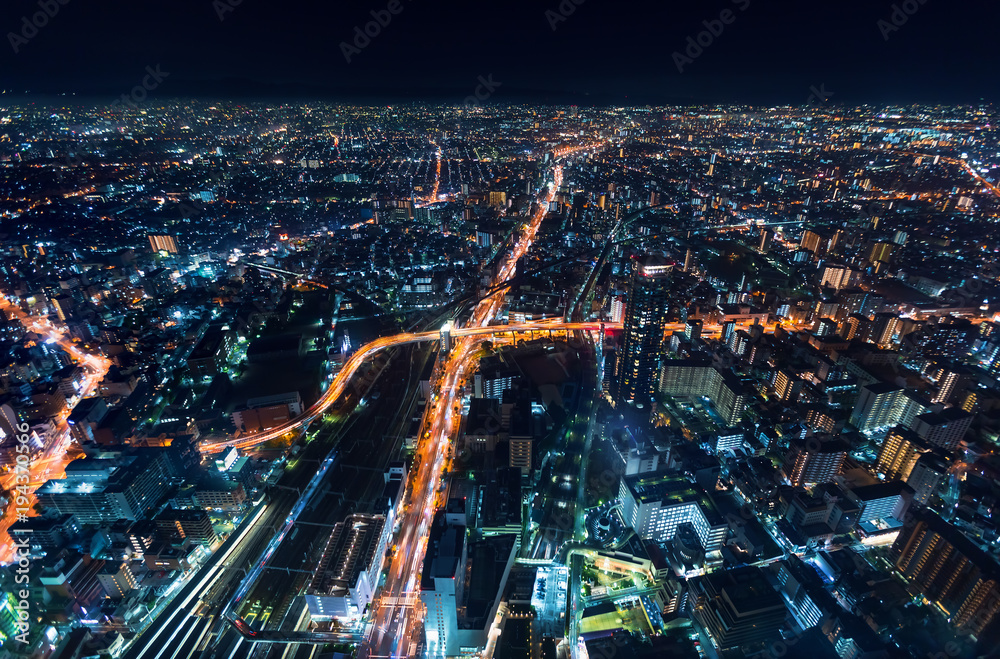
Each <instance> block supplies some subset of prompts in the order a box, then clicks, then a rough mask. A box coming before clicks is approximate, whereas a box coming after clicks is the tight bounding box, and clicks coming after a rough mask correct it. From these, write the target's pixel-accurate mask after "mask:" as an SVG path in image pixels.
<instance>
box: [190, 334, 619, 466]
mask: <svg viewBox="0 0 1000 659" xmlns="http://www.w3.org/2000/svg"><path fill="white" fill-rule="evenodd" d="M602 328H603V329H604V330H613V329H621V323H599V322H589V323H566V322H562V321H561V320H554V321H546V320H542V321H537V322H531V323H518V324H514V325H489V326H487V327H468V328H461V329H451V330H450V332H449V334H450V336H451V337H452V339H457V338H465V337H483V336H490V335H495V334H511V333H517V334H523V333H525V332H548V331H554V332H572V331H599V330H601V329H602ZM441 339H442V332H419V333H407V332H404V333H402V334H394V335H392V336H384V337H381V338H378V339H375V340H374V341H372V342H370V343H368V344H366V345H364V346H362V347H361V348H360V349H359V350H358V351H357V352H355V353H354V354H353V355H351V357H350V359H348V360H347V361H346V362H345V363H344V366H343V368H341V369H340V371H339V372H338V373H337V375H336V376H335V377H334V379H333V382H331V383H330V387H329V388H328V389H327V390H326V391H325V392H324V393H323V395H322V396H321V397H320V399H319V400H317V401H316V402H315V403H314V404H313V405H312V406H311V407H310V408H309V409H307V410H306V411H305V412H303V413H302V414H300V415H299V416H297V417H295V418H294V419H290V420H289V421H287V422H286V423H283V424H281V425H279V426H276V427H274V428H270V429H268V430H266V431H263V432H259V433H254V434H252V435H244V436H242V437H234V438H230V439H225V440H215V441H207V442H203V443H202V445H201V450H202V452H203V453H218V452H220V451H223V450H225V449H227V448H229V447H231V446H232V447H236V448H239V449H250V448H253V447H255V446H259V445H260V444H264V443H266V442H269V441H271V440H274V439H277V438H278V437H281V436H283V435H286V434H288V433H290V432H293V431H295V430H298V429H299V428H301V427H303V426H307V425H308V424H309V423H311V422H312V421H314V420H316V419H317V418H318V417H320V416H321V415H322V414H323V413H324V412H325V411H326V410H327V409H329V407H330V406H331V405H333V404H334V403H335V402H336V401H337V400H338V399H340V397H341V396H343V394H344V392H345V391H347V387H348V385H349V384H350V382H351V378H353V377H354V375H355V374H356V373H357V372H358V370H359V369H360V368H361V366H362V365H363V364H364V363H365V362H366V361H367V360H369V359H371V358H372V357H373V356H375V355H376V354H377V353H379V352H381V351H382V350H386V349H387V348H392V347H394V346H400V345H405V344H408V343H422V342H427V341H439V340H441Z"/></svg>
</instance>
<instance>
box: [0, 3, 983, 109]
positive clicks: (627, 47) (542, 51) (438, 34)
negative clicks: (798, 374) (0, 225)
mask: <svg viewBox="0 0 1000 659" xmlns="http://www.w3.org/2000/svg"><path fill="white" fill-rule="evenodd" d="M63 2H65V4H61V3H60V0H13V1H12V2H9V3H7V5H6V6H5V7H4V8H3V9H2V10H0V26H2V27H3V28H4V36H5V41H6V43H5V44H4V45H2V46H0V51H2V53H3V54H2V55H0V63H2V67H3V68H2V71H3V73H2V74H0V89H5V90H8V91H11V92H14V97H15V98H17V97H23V95H24V93H25V92H28V93H29V94H30V95H31V96H36V95H42V96H44V95H53V94H63V93H65V94H77V95H82V96H86V97H88V98H91V97H94V98H95V100H96V102H101V99H103V98H109V99H114V98H115V97H117V96H120V95H121V94H122V93H125V92H127V91H128V90H129V89H131V88H132V87H133V86H134V85H136V84H140V83H141V81H142V79H143V77H144V75H145V69H146V67H157V66H159V67H161V70H162V71H164V72H167V73H169V76H168V77H167V78H166V79H165V80H163V81H162V84H159V85H157V86H156V87H155V88H154V89H152V90H150V92H149V98H150V99H163V98H182V97H199V98H213V99H220V100H222V99H233V100H251V99H259V100H273V99H284V100H289V99H296V100H314V101H343V102H371V101H378V102H386V101H391V102H407V101H421V100H428V101H433V102H457V103H460V102H462V100H463V99H464V98H466V97H467V96H468V95H470V94H473V93H474V92H475V90H476V87H477V86H478V84H479V83H478V80H479V78H480V76H482V77H484V78H490V77H491V76H492V79H493V80H494V81H496V82H497V83H499V84H498V86H497V88H496V90H494V93H492V94H491V98H490V99H489V100H490V101H492V102H496V103H515V102H524V103H552V104H576V105H581V106H584V105H677V104H680V105H685V104H716V103H718V104H753V105H792V106H795V105H806V104H810V103H816V102H817V101H816V100H815V97H816V91H822V92H823V95H824V96H826V98H825V99H821V100H820V101H819V102H825V103H831V104H841V105H847V106H851V105H862V104H872V105H911V104H977V103H979V102H983V101H985V102H987V103H989V102H995V101H996V100H997V98H998V93H997V92H998V91H1000V87H998V83H997V80H996V77H995V76H991V75H988V74H987V70H988V69H989V68H991V67H990V62H991V61H992V60H993V59H995V55H994V54H993V52H992V49H991V47H990V44H991V40H992V34H991V31H992V26H993V25H995V24H996V20H995V19H996V18H998V17H1000V12H998V8H997V7H996V6H991V5H987V4H986V3H985V2H980V3H976V5H975V7H974V8H973V9H974V12H975V13H973V11H970V10H963V11H958V10H956V9H955V8H954V7H953V6H952V5H948V4H946V3H941V2H933V1H932V0H923V2H921V0H907V1H906V2H884V3H883V2H876V3H871V2H868V3H862V2H860V1H859V0H849V1H848V2H844V3H837V4H836V6H827V5H823V6H812V5H810V6H801V5H800V4H799V3H792V2H779V3H776V4H775V3H770V4H766V5H765V4H764V3H763V2H761V0H717V1H716V2H712V3H709V4H705V5H700V6H697V7H683V8H672V7H669V6H667V5H664V4H660V3H640V4H638V5H637V6H633V7H629V8H627V9H626V10H625V11H621V8H620V7H615V6H612V5H610V4H606V3H602V2H601V0H576V1H575V2H574V0H562V1H561V2H560V1H558V0H551V1H546V2H542V3H528V2H526V1H521V0H518V1H515V2H512V3H507V4H505V6H504V7H502V8H491V7H484V6H478V7H466V6H462V5H460V3H457V2H453V1H445V2H441V3H438V4H437V5H434V6H421V5H419V4H415V3H413V2H412V0H394V1H393V2H390V1H389V0H371V1H366V2H349V3H344V4H341V5H338V6H336V7H331V6H330V5H328V4H320V3H319V2H316V1H315V0H304V2H301V3H297V4H295V5H293V6H290V7H289V8H287V9H286V8H281V9H280V10H276V9H275V8H274V5H273V4H269V3H263V2H260V1H256V2H255V1H254V0H197V1H194V0H180V1H175V2H169V3H168V2H166V1H165V0H154V1H152V2H149V3H145V4H143V5H142V6H135V5H133V4H132V3H128V2H124V1H122V0H110V1H109V2H106V3H104V4H102V6H101V8H100V11H94V10H93V9H91V8H90V7H88V6H87V5H85V4H84V3H82V2H80V0H63ZM40 3H41V4H40ZM577 3H579V4H577ZM390 5H391V6H390ZM43 6H44V7H48V8H49V9H48V13H49V14H51V16H44V17H43V18H39V19H38V20H36V21H35V22H34V25H32V26H26V24H25V22H24V21H25V17H27V19H28V20H29V22H30V21H31V18H32V17H33V16H35V15H37V14H38V12H40V11H42V9H41V8H40V7H43ZM390 9H395V10H396V12H395V13H393V12H392V11H390ZM373 12H374V15H373ZM376 19H381V20H382V22H383V23H384V25H377V24H372V25H371V26H368V24H369V23H370V22H372V21H375V20H376ZM893 21H894V22H893ZM39 24H41V27H37V26H38V25H39ZM366 26H368V27H369V35H371V34H374V36H368V35H364V36H358V31H359V30H361V31H363V30H364V29H365V27H366ZM33 27H34V28H35V29H34V30H33V29H32V28H33ZM376 28H377V29H376ZM699 39H700V40H701V41H700V44H699V43H698V41H699ZM366 40H367V41H366ZM345 44H346V45H345ZM692 44H694V45H692ZM358 45H360V46H361V47H360V48H359V47H358ZM15 50H16V51H17V52H15ZM348 60H350V61H349V62H348ZM109 102H110V101H109Z"/></svg>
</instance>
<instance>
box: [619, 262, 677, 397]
mask: <svg viewBox="0 0 1000 659" xmlns="http://www.w3.org/2000/svg"><path fill="white" fill-rule="evenodd" d="M672 269H673V266H671V265H668V264H665V263H662V262H660V261H659V260H657V259H654V258H652V257H650V258H647V259H645V260H642V261H638V260H637V261H633V262H632V279H631V286H630V288H629V294H628V302H627V303H626V306H625V336H624V340H623V341H622V348H621V351H620V352H619V354H618V364H617V373H616V377H615V382H614V384H615V386H614V388H613V394H614V398H615V400H616V401H619V402H624V403H637V404H643V403H645V402H647V401H648V400H649V399H650V398H651V397H652V394H653V388H654V386H655V384H656V373H657V366H658V365H659V361H660V352H661V350H662V344H663V327H664V325H665V324H666V316H667V296H668V293H669V289H668V283H669V281H670V273H671V270H672Z"/></svg>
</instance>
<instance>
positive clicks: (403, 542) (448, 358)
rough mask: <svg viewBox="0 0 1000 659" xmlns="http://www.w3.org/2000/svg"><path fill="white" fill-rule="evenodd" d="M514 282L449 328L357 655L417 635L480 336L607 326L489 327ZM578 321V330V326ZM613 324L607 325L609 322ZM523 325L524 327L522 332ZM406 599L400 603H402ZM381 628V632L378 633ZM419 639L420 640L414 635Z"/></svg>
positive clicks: (517, 251) (529, 228)
mask: <svg viewBox="0 0 1000 659" xmlns="http://www.w3.org/2000/svg"><path fill="white" fill-rule="evenodd" d="M591 146H593V145H588V146H581V147H576V148H571V149H564V150H561V151H557V158H558V157H564V156H566V155H569V154H571V153H573V152H575V151H579V150H584V149H589V148H591ZM561 185H562V167H561V166H556V167H555V168H554V170H553V181H552V182H551V183H550V184H549V186H548V189H547V190H546V192H545V193H544V195H543V196H542V197H541V199H540V200H539V204H538V208H537V209H536V211H535V213H534V215H533V216H532V217H531V220H530V221H529V222H528V224H527V225H526V226H525V227H524V230H523V232H522V233H521V235H520V237H519V238H518V239H517V242H516V243H515V244H514V246H513V248H512V249H511V252H510V254H508V255H507V257H506V258H505V260H504V262H503V265H501V266H500V268H499V269H498V271H497V274H496V276H495V277H494V284H499V283H501V282H504V281H507V280H509V279H511V278H512V277H513V276H514V274H515V271H516V269H517V262H518V260H519V259H520V258H521V257H522V256H523V255H524V254H525V253H527V251H528V249H529V248H530V247H531V244H532V243H533V241H534V239H535V236H536V235H537V233H538V228H539V226H540V225H541V223H542V220H543V219H544V218H545V216H546V215H547V214H548V208H549V204H550V203H551V202H552V200H553V199H554V198H555V195H556V193H557V192H558V190H559V188H560V187H561ZM509 288H510V287H509V286H502V287H501V288H499V289H498V290H496V291H495V292H493V293H491V294H490V295H489V296H487V297H485V298H483V299H482V300H480V301H479V303H478V304H477V305H476V307H475V309H474V310H473V312H472V316H471V318H470V320H469V323H468V325H467V327H466V328H462V329H454V330H452V331H451V336H452V338H453V341H452V343H453V346H452V350H451V352H450V353H449V354H447V355H445V356H444V357H443V359H444V361H443V362H442V363H441V367H440V375H439V376H438V377H436V378H435V381H436V392H437V393H435V395H434V396H433V398H432V401H431V403H430V404H429V405H428V406H427V411H426V413H425V416H424V420H423V423H422V425H421V433H420V438H419V440H418V448H417V457H416V459H415V463H416V464H418V466H417V470H418V471H417V474H416V477H415V478H414V479H413V486H412V489H411V491H410V492H408V499H407V501H408V502H409V505H408V506H406V507H404V509H403V512H402V513H401V514H402V525H401V531H400V536H399V538H397V541H396V545H397V547H398V548H399V549H398V550H397V552H396V554H395V556H394V557H393V558H392V561H391V563H390V566H389V568H388V570H387V573H388V577H387V580H386V584H385V586H383V589H382V591H381V593H380V594H379V597H378V599H376V601H375V602H373V604H372V608H373V610H374V611H375V613H374V615H373V616H372V620H371V621H370V625H369V635H368V637H367V638H366V639H365V642H364V643H363V645H362V648H361V650H360V652H359V657H361V658H362V659H370V658H373V657H403V656H407V655H406V644H407V643H408V642H409V640H410V639H413V635H414V633H415V632H416V633H419V623H420V620H421V612H420V609H419V605H418V599H417V598H418V592H419V588H420V584H419V579H420V574H421V570H422V567H423V559H424V553H425V551H426V549H427V540H428V531H429V529H430V524H431V521H432V520H433V516H434V512H435V510H436V509H437V504H438V502H437V493H438V485H439V484H440V483H442V479H443V476H444V473H445V467H446V464H447V462H448V460H449V459H450V449H451V438H452V437H453V436H454V434H455V432H456V431H457V430H458V426H459V423H460V422H461V414H460V413H459V412H458V410H457V407H456V402H457V399H458V396H459V391H460V388H461V387H462V385H463V384H464V382H465V380H466V375H467V373H469V372H470V368H471V367H472V366H474V364H473V359H474V353H475V350H476V348H477V347H478V345H479V342H478V341H477V340H476V339H477V338H478V337H480V336H484V335H489V334H496V333H502V332H512V331H514V332H516V331H523V329H525V328H526V329H527V330H528V331H531V329H532V328H535V329H537V330H539V331H542V330H549V329H564V330H583V331H586V330H590V331H593V330H600V329H601V327H602V324H601V323H558V322H554V323H552V322H550V323H525V324H519V325H506V326H489V324H490V323H491V322H492V321H493V320H494V319H495V318H496V317H497V314H498V313H499V312H500V310H501V309H502V307H503V304H504V299H505V296H506V294H507V291H508V290H509ZM577 326H579V327H577ZM604 327H605V328H607V325H605V326H604ZM518 328H522V329H521V330H519V329H518ZM400 601H403V602H407V605H404V606H400V605H399V602H400ZM375 630H379V632H378V634H375ZM414 640H415V639H414Z"/></svg>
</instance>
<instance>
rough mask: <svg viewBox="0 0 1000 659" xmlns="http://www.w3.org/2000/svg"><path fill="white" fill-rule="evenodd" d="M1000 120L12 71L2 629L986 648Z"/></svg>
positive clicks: (899, 650) (997, 578) (570, 650)
mask: <svg viewBox="0 0 1000 659" xmlns="http://www.w3.org/2000/svg"><path fill="white" fill-rule="evenodd" d="M823 100H824V99H821V101H823ZM998 125H1000V115H998V113H997V111H996V110H995V108H994V107H993V106H992V105H988V104H982V105H962V106H930V105H927V106H924V105H908V106H898V107H893V106H878V107H876V106H860V107H846V106H843V107H842V106H832V105H828V104H826V103H825V102H819V103H814V104H813V105H811V106H799V107H791V106H780V107H766V106H738V105H718V106H707V105H699V106H635V107H633V106H628V105H622V106H592V107H584V106H580V107H577V106H571V105H558V106H557V105H530V104H523V105H518V104H501V103H496V104H491V103H468V102H467V103H465V104H464V105H454V104H449V105H437V104H430V103H416V102H407V103H399V104H393V105H385V104H382V105H355V104H344V103H333V102H329V103H324V102H308V103H307V102H303V103H277V102H275V103H267V102H263V101H260V102H253V103H250V102H248V103H237V102H221V101H220V102H214V103H213V102H198V101H179V100H178V101H164V102H148V103H142V104H135V103H132V104H129V103H125V104H118V105H115V104H112V105H111V106H108V105H104V106H88V105H86V104H73V103H69V102H68V101H67V102H65V103H64V104H57V103H53V102H51V101H45V102H42V101H37V102H28V101H25V102H13V101H10V102H7V101H0V193H2V194H0V295H2V300H0V308H2V311H3V316H2V318H0V340H2V342H3V347H2V350H0V354H2V355H3V356H2V360H3V363H2V364H0V465H2V469H0V487H2V492H0V504H2V505H3V517H2V520H0V540H2V546H0V562H2V564H3V567H2V568H0V595H2V600H0V642H2V649H0V657H39V658H46V659H47V658H53V659H57V658H58V659H63V658H70V657H73V658H76V657H97V656H101V657H107V656H110V657H124V658H127V659H136V658H140V657H143V658H146V657H148V658H150V659H180V658H187V657H198V658H205V659H208V658H226V659H232V658H235V657H255V658H260V659H263V658H275V659H276V658H281V659H301V658H313V657H315V658H331V657H357V658H358V659H369V658H375V657H461V656H469V657H471V656H477V657H483V658H485V659H489V658H494V657H495V658H496V659H508V658H521V657H523V658H525V659H555V658H559V659H587V658H593V659H598V658H610V657H678V658H690V659H696V658H699V657H707V658H711V659H739V658H743V657H757V658H762V659H777V658H779V657H784V656H789V657H811V658H815V659H827V658H834V657H841V658H847V659H855V658H864V659H880V658H885V659H890V658H896V657H921V658H923V657H961V658H970V659H971V658H972V657H983V656H995V654H993V653H995V652H996V651H997V647H1000V563H998V560H1000V517H998V519H994V518H993V509H994V507H995V506H997V505H1000V484H998V483H1000V482H998V478H1000V455H998V454H997V451H996V447H997V444H998V442H1000V266H998V265H997V261H998V253H1000V188H998V187H997V186H998V184H1000V130H998V128H997V127H998Z"/></svg>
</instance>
